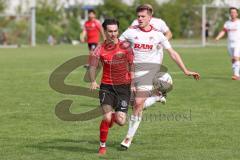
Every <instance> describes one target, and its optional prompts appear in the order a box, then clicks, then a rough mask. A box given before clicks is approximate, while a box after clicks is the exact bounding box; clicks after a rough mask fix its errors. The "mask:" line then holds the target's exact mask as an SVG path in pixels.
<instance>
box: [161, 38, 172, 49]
mask: <svg viewBox="0 0 240 160" xmlns="http://www.w3.org/2000/svg"><path fill="white" fill-rule="evenodd" d="M161 36H162V37H161V42H160V44H161V45H162V46H163V48H164V49H169V48H172V46H171V44H170V42H169V41H168V39H167V38H166V37H165V36H164V35H161Z"/></svg>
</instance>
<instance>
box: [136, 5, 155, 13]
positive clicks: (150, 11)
mask: <svg viewBox="0 0 240 160" xmlns="http://www.w3.org/2000/svg"><path fill="white" fill-rule="evenodd" d="M145 10H146V11H147V12H148V14H150V15H152V14H153V8H152V6H151V5H150V4H143V5H140V6H138V7H137V9H136V12H137V13H138V12H142V11H145Z"/></svg>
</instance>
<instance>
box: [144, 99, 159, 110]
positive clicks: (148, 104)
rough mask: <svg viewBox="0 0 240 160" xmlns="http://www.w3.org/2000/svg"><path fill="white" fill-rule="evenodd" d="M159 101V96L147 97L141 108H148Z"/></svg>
mask: <svg viewBox="0 0 240 160" xmlns="http://www.w3.org/2000/svg"><path fill="white" fill-rule="evenodd" d="M159 100H160V96H152V97H148V98H147V99H146V100H145V102H144V105H143V108H148V107H150V106H151V105H153V104H154V103H156V102H157V101H159Z"/></svg>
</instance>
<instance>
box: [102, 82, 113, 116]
mask: <svg viewBox="0 0 240 160" xmlns="http://www.w3.org/2000/svg"><path fill="white" fill-rule="evenodd" d="M114 99H115V96H114V93H113V92H112V88H111V85H105V84H101V85H100V91H99V101H100V105H101V107H102V111H103V114H106V113H108V112H111V111H112V108H113V106H114Z"/></svg>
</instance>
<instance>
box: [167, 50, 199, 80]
mask: <svg viewBox="0 0 240 160" xmlns="http://www.w3.org/2000/svg"><path fill="white" fill-rule="evenodd" d="M167 51H168V53H169V55H170V57H171V59H172V60H174V62H175V63H176V64H177V65H178V66H179V68H180V69H181V70H182V71H183V73H184V74H185V75H187V76H193V78H194V79H196V80H199V79H200V74H199V73H197V72H193V71H189V70H188V69H187V68H186V66H185V65H184V63H183V60H182V58H181V56H180V55H179V54H178V53H177V52H176V51H175V50H174V49H173V48H169V49H167Z"/></svg>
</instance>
